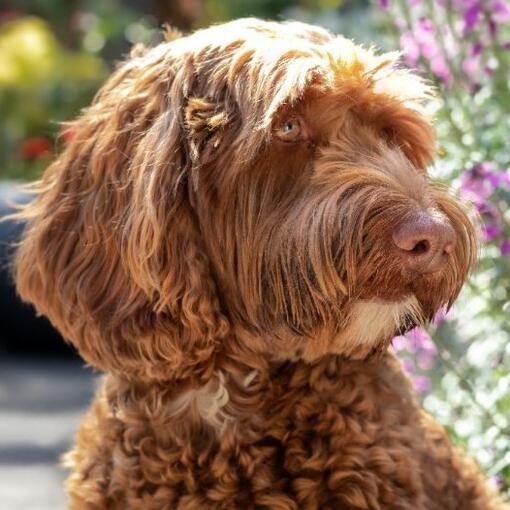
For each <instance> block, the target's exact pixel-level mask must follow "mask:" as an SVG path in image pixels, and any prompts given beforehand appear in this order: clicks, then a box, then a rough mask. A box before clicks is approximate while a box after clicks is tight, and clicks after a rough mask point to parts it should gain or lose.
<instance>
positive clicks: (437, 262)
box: [392, 212, 455, 274]
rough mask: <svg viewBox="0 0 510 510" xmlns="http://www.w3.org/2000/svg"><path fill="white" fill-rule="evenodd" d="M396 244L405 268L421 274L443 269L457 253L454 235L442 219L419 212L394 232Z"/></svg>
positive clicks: (451, 228)
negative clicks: (450, 257)
mask: <svg viewBox="0 0 510 510" xmlns="http://www.w3.org/2000/svg"><path fill="white" fill-rule="evenodd" d="M392 237H393V242H394V243H395V246H396V251H397V254H398V256H399V258H400V259H401V261H402V263H403V265H404V267H405V268H406V269H409V270H411V271H413V272H416V273H418V274H427V273H434V272H435V271H439V270H441V269H443V268H444V266H445V265H446V263H447V262H448V257H449V256H450V254H451V253H452V252H453V250H454V249H455V231H454V230H453V227H452V226H451V225H450V224H449V223H448V221H447V220H446V219H445V218H443V217H442V216H439V215H433V214H430V213H428V212H417V213H414V214H412V215H409V216H408V217H407V218H406V219H405V220H404V221H402V222H401V223H400V224H398V225H397V227H396V228H395V230H394V231H393V236H392Z"/></svg>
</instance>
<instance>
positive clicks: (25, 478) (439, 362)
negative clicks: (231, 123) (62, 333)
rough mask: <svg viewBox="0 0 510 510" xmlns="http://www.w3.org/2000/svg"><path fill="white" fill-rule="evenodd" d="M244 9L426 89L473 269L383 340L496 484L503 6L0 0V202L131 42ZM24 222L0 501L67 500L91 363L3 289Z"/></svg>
mask: <svg viewBox="0 0 510 510" xmlns="http://www.w3.org/2000/svg"><path fill="white" fill-rule="evenodd" d="M242 16H258V17H262V18H271V19H276V20H283V19H298V20H302V21H306V22H310V23H316V24H319V25H322V26H324V27H326V28H328V29H329V30H331V31H333V32H337V33H343V34H344V35H347V36H349V37H351V38H353V39H354V40H356V41H357V42H361V43H365V44H374V45H376V46H378V47H380V48H382V49H386V50H388V49H400V50H401V51H402V55H403V62H404V64H405V65H408V66H410V67H413V68H416V69H418V70H419V72H420V73H422V74H423V75H424V76H425V77H427V78H428V79H429V80H431V81H433V82H434V83H435V85H436V87H437V90H438V97H437V99H436V100H435V101H434V102H433V103H432V105H431V109H432V110H433V113H434V115H435V116H436V118H437V129H438V133H439V139H440V142H441V146H440V157H439V159H438V161H437V163H436V165H435V167H434V168H432V169H431V173H432V175H433V176H434V177H435V178H436V179H438V180H440V181H443V182H444V183H446V184H448V185H449V186H450V187H452V188H453V189H455V190H456V192H457V193H459V194H461V195H462V196H463V197H464V198H465V199H466V200H469V201H470V202H471V203H472V204H473V210H474V211H476V212H477V213H478V215H479V217H480V219H481V224H482V227H481V237H482V250H481V258H480V263H479V265H478V268H477V270H476V272H475V274H474V275H473V276H472V278H471V280H470V282H469V284H468V285H467V286H466V288H465V290H464V292H463V294H462V296H461V298H460V299H459V301H458V302H457V304H456V305H455V306H454V308H453V309H452V310H450V311H448V312H447V311H446V310H445V311H444V313H442V314H439V316H438V317H437V319H436V321H435V324H434V325H433V326H432V327H431V328H430V329H428V330H423V329H417V330H414V331H412V332H411V333H409V334H408V335H406V336H404V337H397V338H395V340H394V348H395V350H396V351H397V352H398V354H399V356H400V357H401V360H402V363H403V367H404V369H405V371H406V372H407V373H408V374H409V376H410V377H411V379H412V381H413V383H414V385H415V387H416V389H417V391H418V392H419V395H420V398H421V399H422V400H423V404H424V406H425V407H426V408H427V409H428V410H429V411H430V412H432V413H433V414H434V415H435V416H436V417H437V418H438V419H439V420H440V421H441V422H442V423H443V424H444V425H445V426H446V427H447V429H448V431H449V433H450V435H451V437H452V439H453V440H454V441H455V442H456V443H458V444H460V445H462V446H464V447H465V448H467V450H468V451H469V452H470V453H471V454H472V455H474V456H475V457H476V458H477V459H478V461H479V462H480V464H481V465H482V467H483V468H484V469H485V470H486V472H487V473H488V474H489V475H490V477H491V480H492V482H493V483H494V484H495V485H497V486H498V487H499V488H500V489H501V490H502V491H504V492H506V493H507V494H508V495H510V490H509V487H510V341H509V340H510V320H509V317H510V207H509V205H510V172H509V165H510V148H509V147H510V146H509V140H510V136H509V135H510V90H509V78H510V74H509V71H510V6H509V4H508V3H507V2H506V1H505V0H397V1H395V0H380V1H379V2H369V1H362V0H346V1H338V0H243V1H240V0H123V1H121V0H88V1H86V0H25V1H23V0H17V1H16V0H12V1H5V0H0V215H2V214H3V213H5V212H7V211H8V210H9V207H10V205H9V203H10V202H11V201H19V200H26V199H27V198H26V197H25V196H24V195H22V194H19V192H18V191H16V188H15V184H16V183H19V182H27V181H31V180H33V179H36V178H37V177H38V176H40V175H41V172H42V171H43V170H44V168H45V167H46V166H47V165H48V163H49V161H50V160H51V159H52V157H53V156H54V154H55V153H56V152H58V151H59V150H60V149H61V148H62V147H63V146H64V145H65V144H66V141H68V140H69V138H70V137H71V136H72V133H71V132H69V131H68V130H66V129H64V128H62V127H61V124H60V123H61V122H62V121H65V120H67V119H71V118H73V117H74V116H76V114H77V113H78V112H79V111H80V109H81V108H82V107H84V106H86V105H87V104H88V103H89V102H90V100H91V99H92V97H93V95H94V93H95V91H96V90H97V89H98V87H99V86H100V85H101V83H102V82H103V80H104V79H105V77H106V76H107V75H108V73H109V72H110V71H111V70H112V68H113V67H114V66H115V64H116V62H118V61H119V60H121V59H123V58H125V56H126V54H127V53H128V52H129V49H130V47H131V46H132V45H133V44H134V43H138V42H142V43H144V44H147V45H154V44H157V43H158V42H159V41H160V40H161V39H162V37H161V26H162V25H163V23H170V24H171V25H173V26H176V27H178V28H179V29H181V30H183V31H185V32H186V31H190V30H193V29H195V28H199V27H202V26H206V25H208V24H210V23H215V22H221V21H224V20H229V19H232V18H237V17H242ZM21 228H22V225H16V224H12V223H3V224H0V508H2V509H3V510H14V509H15V510H23V509H30V510H46V509H52V510H55V509H60V508H64V507H65V496H64V494H63V491H62V488H61V483H62V479H63V477H64V476H65V473H64V472H63V471H61V470H60V469H59V468H58V467H57V461H58V457H59V455H60V454H61V452H62V451H65V449H66V448H67V447H68V445H69V444H70V442H71V440H72V436H73V433H74V431H75V429H76V427H77V424H78V421H79V416H80V415H81V413H82V412H83V411H84V409H85V408H86V406H87V403H88V402H89V400H90V398H91V395H92V393H93V390H94V386H95V383H96V380H97V377H99V375H98V374H94V373H93V372H92V371H91V370H89V369H88V368H87V367H84V365H83V362H81V361H80V360H79V359H78V358H77V356H76V355H75V353H74V352H73V351H72V350H71V349H70V348H69V347H67V346H66V345H65V344H64V342H62V341H61V339H60V338H59V337H58V335H57V334H56V333H55V332H54V331H53V330H52V328H51V326H50V325H49V324H48V323H47V322H46V321H45V320H44V319H42V318H36V317H35V316H34V313H33V311H32V310H31V309H30V308H29V307H26V306H22V305H21V304H20V303H19V302H17V301H16V297H15V293H14V290H13V288H12V285H11V282H10V279H9V276H8V270H7V261H8V259H9V254H10V253H11V252H12V243H13V242H14V241H15V240H16V238H17V237H18V236H19V233H20V230H21Z"/></svg>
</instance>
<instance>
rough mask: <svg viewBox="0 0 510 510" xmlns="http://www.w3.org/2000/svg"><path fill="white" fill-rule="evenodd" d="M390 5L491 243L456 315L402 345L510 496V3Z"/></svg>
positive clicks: (454, 429)
mask: <svg viewBox="0 0 510 510" xmlns="http://www.w3.org/2000/svg"><path fill="white" fill-rule="evenodd" d="M509 1H510V0H509ZM380 4H381V6H382V7H383V8H384V10H386V11H389V12H390V13H391V16H387V17H386V19H387V20H388V23H390V24H392V25H393V28H394V31H395V35H396V36H397V37H398V38H399V39H400V45H401V49H402V53H403V56H404V60H405V63H406V64H407V65H409V66H410V67H413V68H415V69H417V70H418V71H419V72H421V73H422V74H423V75H424V76H425V77H426V78H427V79H428V80H429V81H432V82H434V83H435V84H436V85H437V86H436V89H437V96H436V101H435V102H434V105H435V107H436V109H435V112H434V114H435V118H436V127H437V131H438V135H439V140H440V142H441V151H440V154H441V157H440V158H438V160H437V165H436V167H435V169H434V172H435V174H436V176H437V177H439V178H440V179H441V180H443V181H446V182H447V183H448V184H449V185H450V186H451V187H454V188H458V190H459V192H460V194H461V195H462V197H464V198H465V199H467V200H468V201H469V202H471V204H472V205H473V206H474V209H476V211H477V212H478V215H479V218H480V219H481V223H482V227H481V233H482V236H483V241H484V245H483V248H484V249H482V250H481V253H480V255H481V257H480V261H479V264H478V266H477V270H476V271H475V273H474V274H473V275H472V277H471V279H470V282H469V284H468V285H466V286H465V287H464V290H463V293H462V295H461V296H460V297H459V301H458V305H457V308H456V312H455V318H452V317H450V316H447V317H443V318H442V321H441V323H440V324H438V323H436V324H435V325H434V326H435V327H433V328H431V329H430V334H431V336H429V334H428V333H427V332H426V331H424V330H422V329H415V330H413V331H412V332H410V333H408V334H406V335H405V336H399V337H396V338H395V339H394V342H393V345H394V348H395V350H396V351H397V353H398V355H399V357H400V359H401V360H402V364H403V367H404V370H405V371H406V372H407V373H408V374H409V377H410V379H411V381H412V382H413V384H414V386H415V388H416V389H417V390H418V392H420V393H421V395H422V399H423V404H424V406H425V408H426V409H427V410H429V411H431V412H432V413H434V415H436V416H437V417H438V418H439V419H440V420H441V421H442V422H443V423H444V424H445V425H446V426H447V427H448V430H449V431H450V433H451V435H452V438H453V439H454V440H455V441H458V442H460V443H462V444H463V446H464V447H466V448H468V450H470V453H471V454H472V455H474V456H475V457H476V458H477V459H478V461H479V462H480V463H481V465H482V466H483V467H484V468H485V469H486V470H487V472H489V473H490V474H491V475H493V476H494V477H495V479H497V480H498V481H499V482H500V488H501V490H502V491H504V492H506V493H507V495H508V496H510V462H509V460H508V459H509V456H508V452H509V450H510V438H509V436H508V430H509V423H508V416H510V399H508V385H509V384H510V372H509V370H508V367H509V366H510V349H509V348H508V346H509V345H510V321H509V320H508V312H509V311H510V152H509V151H508V140H509V139H510V121H509V119H510V80H509V76H510V5H509V4H508V3H507V1H506V0H448V1H447V0H426V1H420V0H381V1H380ZM431 337H432V338H431ZM432 340H433V341H432ZM434 345H436V346H437V347H438V350H437V351H436V349H435V347H434Z"/></svg>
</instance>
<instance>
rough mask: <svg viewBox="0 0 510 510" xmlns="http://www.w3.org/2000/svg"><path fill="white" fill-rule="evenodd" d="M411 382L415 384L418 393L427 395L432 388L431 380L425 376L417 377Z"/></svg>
mask: <svg viewBox="0 0 510 510" xmlns="http://www.w3.org/2000/svg"><path fill="white" fill-rule="evenodd" d="M411 380H412V382H413V386H414V389H415V390H416V391H417V392H418V393H427V392H428V391H430V388H431V387H432V384H431V382H430V379H429V378H428V377H425V376H424V375H415V376H413V377H412V378H411Z"/></svg>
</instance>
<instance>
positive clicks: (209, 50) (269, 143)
mask: <svg viewBox="0 0 510 510" xmlns="http://www.w3.org/2000/svg"><path fill="white" fill-rule="evenodd" d="M430 96H431V91H430V88H429V86H428V85H427V84H426V83H424V81H423V80H422V79H420V78H419V77H418V76H416V75H415V74H413V73H412V72H410V71H408V70H406V69H403V68H402V67H401V66H399V64H398V55H397V54H393V53H389V54H388V53H387V54H380V55H379V54H376V53H375V52H374V51H372V50H369V49H364V48H362V47H360V46H357V45H355V44H354V43H353V42H351V41H350V40H347V39H345V38H342V37H336V36H333V35H331V34H330V33H328V32H327V31H325V30H323V29H321V28H317V27H314V26H310V25H307V24H303V23H298V22H285V23H277V22H266V21H261V20H257V19H241V20H237V21H233V22H229V23H226V24H223V25H218V26H213V27H210V28H207V29H203V30H199V31H197V32H195V33H193V34H191V35H189V36H186V37H176V34H175V33H174V32H171V31H170V32H169V36H168V40H167V41H166V42H164V43H162V44H160V45H158V46H156V47H155V48H153V49H150V50H146V49H144V48H139V47H137V48H135V49H134V51H133V54H132V56H131V58H129V59H128V60H127V61H126V62H125V63H123V64H122V65H120V67H119V68H118V69H117V70H116V71H115V72H114V73H113V75H112V76H111V78H110V79H109V80H108V81H107V83H106V84H105V85H104V86H103V88H102V89H101V90H100V91H99V93H98V94H97V96H96V98H95V100H94V101H93V103H92V105H91V106H90V107H89V108H88V109H86V110H85V111H84V112H83V113H82V114H81V116H80V117H79V118H78V119H77V120H76V121H74V122H73V123H71V128H72V130H73V133H74V138H73V139H72V140H71V141H70V143H69V144H68V145H67V146H66V147H65V148H64V150H63V151H62V152H61V154H60V155H59V156H58V158H57V159H56V161H55V162H54V163H53V164H52V165H51V166H50V167H49V168H48V169H47V170H46V172H45V173H44V175H43V177H42V179H41V181H40V182H39V183H38V184H37V185H36V197H35V199H34V201H32V202H31V203H30V204H29V205H28V206H27V207H26V208H25V209H24V210H23V211H21V212H20V217H22V218H24V219H25V221H26V222H27V225H26V228H25V232H24V235H23V239H22V241H21V243H20V246H19V248H18V251H17V255H16V259H15V269H14V270H15V277H16V281H17V288H18V291H19V294H20V295H21V297H22V298H23V299H24V300H25V301H27V302H30V303H33V304H34V305H35V307H36V309H37V311H38V312H39V313H41V314H43V315H45V316H47V317H48V318H49V319H50V320H51V322H52V323H53V324H54V325H55V326H56V328H58V330H59V331H60V332H61V333H62V335H63V336H64V337H65V338H66V339H67V340H68V341H69V342H71V343H72V344H73V345H74V346H75V347H76V348H77V349H78V351H79V353H80V354H81V356H82V357H83V358H84V359H85V360H86V361H87V362H88V363H89V364H90V365H92V366H93V367H96V368H97V369H100V370H101V371H104V372H105V373H106V375H105V377H104V379H103V382H102V383H101V386H100V388H99V389H98V392H97V395H96V397H95V400H94V402H93V403H92V406H91V408H90V410H89V411H88V413H87V415H86V417H85V418H84V421H83V422H82V424H81V427H80V430H79V433H78V435H77V438H76V443H75V446H74V448H73V449H72V451H71V452H70V453H68V454H67V455H66V460H65V462H66V465H67V466H69V467H70V468H71V470H72V473H71V475H70V477H69V479H68V480H67V490H68V493H69V508H71V509H79V510H84V509H87V510H92V509H94V510H99V509H109V510H120V509H122V510H125V509H133V510H135V509H144V510H153V509H154V510H155V509H158V510H159V509H168V510H169V509H178V510H200V509H243V510H244V509H268V510H269V509H271V510H291V509H292V510H297V509H305V510H312V509H321V510H326V509H335V510H340V509H350V510H361V509H370V510H383V509H386V510H411V509H412V510H432V509H433V510H460V509H462V510H491V509H494V510H495V509H498V510H502V509H508V508H509V507H508V505H506V504H505V503H504V502H503V501H502V500H501V499H500V497H499V496H498V495H497V494H496V493H495V492H494V491H493V489H492V488H491V486H490V484H489V483H488V481H487V480H486V478H485V477H484V475H483V474H481V472H480V470H479V469H478V467H477V466H476V464H475V463H474V461H472V460H470V459H468V458H467V457H466V456H464V454H463V453H462V452H461V451H459V450H457V449H456V448H455V447H453V446H452V444H451V443H450V441H449V439H448V437H447V435H446V433H445V431H444V429H443V428H442V427H441V426H440V425H439V424H438V423H436V422H435V421H434V420H433V419H432V418H431V417H430V416H429V415H428V414H427V413H425V412H424V411H423V410H422V409H421V408H420V406H419V404H418V403H417V400H416V398H415V396H414V394H413V391H412V389H411V386H410V383H409V381H408V379H407V378H406V376H405V375H404V374H403V372H402V369H401V366H400V363H399V362H398V360H397V359H396V357H395V356H394V354H393V353H392V351H391V346H390V344H391V340H392V338H393V337H394V335H395V334H397V333H402V332H405V331H407V330H409V329H411V328H413V327H414V326H416V325H417V324H424V323H426V322H427V321H429V320H431V319H432V318H433V317H434V315H435V314H436V312H437V311H438V310H440V309H442V308H443V307H445V306H446V307H448V306H450V305H451V304H452V302H453V301H454V300H455V298H456V297H457V295H458V293H459V291H460V289H461V287H462V285H463V282H464V281H465V279H466V277H467V275H468V273H469V271H470V269H471V268H472V266H473V264H474V261H475V253H476V249H477V248H476V233H475V228H474V227H473V225H472V223H471V221H470V219H469V215H468V213H467V212H466V210H465V207H464V206H463V205H462V204H461V203H459V201H458V200H457V199H456V198H455V197H454V196H453V195H451V194H450V193H449V192H448V191H447V190H445V189H444V188H443V187H440V186H438V185H436V184H434V183H433V182H432V181H431V179H430V178H429V177H428V175H427V171H426V168H427V166H428V165H429V164H430V163H431V162H432V161H433V159H434V155H435V152H436V149H435V141H434V133H433V128H432V123H431V120H430V118H429V117H428V116H427V114H426V104H427V101H428V99H429V97H430Z"/></svg>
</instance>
